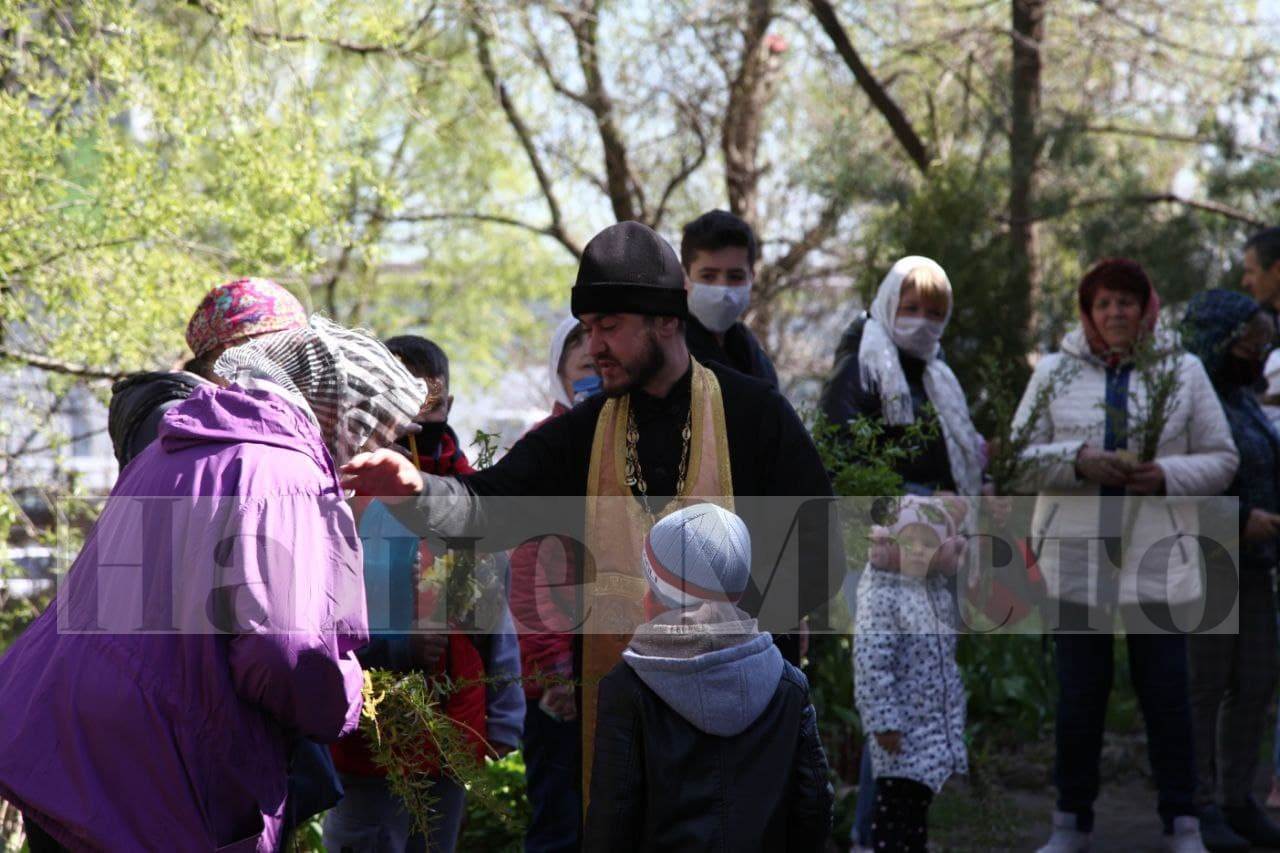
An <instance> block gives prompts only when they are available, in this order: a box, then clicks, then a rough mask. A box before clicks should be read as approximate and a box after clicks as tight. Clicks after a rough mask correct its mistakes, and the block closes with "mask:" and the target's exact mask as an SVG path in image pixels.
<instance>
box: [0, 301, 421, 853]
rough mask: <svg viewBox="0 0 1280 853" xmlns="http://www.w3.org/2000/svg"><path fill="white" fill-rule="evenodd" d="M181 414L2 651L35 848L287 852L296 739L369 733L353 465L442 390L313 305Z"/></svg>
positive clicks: (19, 792)
mask: <svg viewBox="0 0 1280 853" xmlns="http://www.w3.org/2000/svg"><path fill="white" fill-rule="evenodd" d="M214 369H215V371H216V372H217V373H218V374H220V375H222V376H224V377H225V378H226V379H228V380H229V382H230V385H229V386H228V387H226V388H218V387H214V386H209V387H202V388H199V389H197V390H196V391H195V392H194V393H193V394H192V396H191V397H190V399H188V400H186V401H184V402H182V403H180V404H179V405H177V406H175V407H173V408H172V409H171V410H169V411H168V412H166V414H165V416H164V419H163V421H162V422H161V425H160V428H159V436H158V439H157V440H156V441H154V442H152V443H151V444H150V445H149V446H148V447H147V449H146V450H144V451H143V452H142V453H141V454H140V455H139V456H138V457H137V458H136V459H134V460H133V462H132V463H131V464H130V465H129V466H128V467H127V468H126V469H125V470H124V472H123V473H122V475H121V477H120V479H119V481H118V482H117V483H116V487H115V489H113V490H112V493H111V497H110V499H109V500H108V501H107V502H106V505H105V506H104V507H103V510H102V513H101V515H100V517H99V519H98V521H97V523H96V524H95V525H94V527H93V529H92V530H91V531H90V532H89V535H88V537H87V539H86V542H85V546H84V548H83V550H82V551H81V552H80V554H79V556H78V557H77V559H76V561H75V563H74V564H73V565H72V566H71V569H70V570H69V572H68V573H67V575H66V576H65V577H64V579H63V580H62V582H61V584H60V586H59V588H58V594H57V596H56V598H55V600H54V602H53V603H52V604H51V605H50V606H49V608H48V609H47V610H46V611H45V612H44V613H43V614H42V615H41V616H40V617H39V618H38V619H37V620H36V621H35V623H33V624H32V625H31V627H30V628H28V629H27V631H26V633H24V634H23V635H22V636H21V637H20V638H19V639H18V640H17V642H15V643H14V645H13V647H12V648H10V649H9V651H8V653H7V654H6V655H5V656H4V657H3V658H0V696H3V697H4V699H3V701H2V702H0V796H2V797H4V798H5V799H7V800H9V801H10V802H12V803H14V804H15V805H16V806H17V807H18V808H19V809H20V810H21V811H22V813H23V816H24V819H25V822H26V826H27V830H28V835H29V838H30V841H31V846H32V849H33V850H34V851H39V850H45V849H52V850H57V849H71V850H144V849H145V850H210V851H213V850H236V851H255V850H256V851H272V850H275V849H278V847H279V845H280V843H281V838H280V836H281V826H282V823H283V821H284V818H285V815H286V814H287V809H288V803H287V799H288V798H287V796H286V771H287V756H288V748H289V744H290V743H291V742H292V740H293V739H294V738H296V737H298V736H305V737H309V738H312V739H315V740H320V741H325V740H333V739H335V738H337V737H339V736H341V735H343V734H346V733H348V732H350V731H351V730H352V729H354V728H355V726H356V724H357V722H358V719H359V715H360V704H361V702H360V691H361V685H362V675H361V672H360V666H359V664H358V663H357V662H356V659H355V656H354V650H355V649H356V648H358V647H359V646H361V645H363V644H364V643H365V641H366V639H367V619H366V616H365V599H364V587H363V579H362V573H361V549H360V542H359V539H358V538H357V537H356V533H355V525H354V523H353V520H352V516H351V512H350V510H349V509H348V507H347V505H346V502H345V500H344V496H343V492H342V490H341V488H340V487H339V483H338V478H337V473H336V471H337V469H336V465H341V464H342V463H343V462H344V461H345V460H346V459H348V458H350V456H351V455H353V454H354V453H355V452H357V451H359V450H368V449H372V448H376V447H381V446H384V445H387V444H389V443H391V442H392V441H393V440H394V439H395V438H396V436H397V434H398V433H399V432H401V431H403V430H404V428H405V427H406V426H407V425H408V424H409V423H410V422H411V421H412V420H413V418H414V417H415V416H416V415H417V414H418V412H419V410H420V409H421V408H422V406H423V404H424V402H425V400H426V397H427V388H426V386H425V385H424V384H423V383H422V382H421V381H420V380H417V379H415V378H414V377H413V376H411V375H410V374H409V373H408V371H406V370H405V369H404V367H403V366H402V365H401V364H400V362H399V361H398V360H397V359H396V358H395V357H394V356H392V355H391V354H390V353H389V352H388V351H387V350H386V348H385V347H383V346H382V345H381V344H380V343H378V342H377V341H375V340H373V339H372V338H369V337H367V336H365V335H363V334H360V333H358V332H353V331H350V330H347V329H344V328H342V327H340V326H337V325H335V324H333V323H330V322H328V321H326V320H324V319H323V318H320V317H312V318H311V319H310V321H309V322H308V323H307V324H306V325H305V326H303V327H302V328H297V329H291V330H288V331H281V332H276V333H273V334H268V335H265V336H263V337H259V338H256V339H254V340H253V341H250V342H248V343H245V344H243V345H241V346H238V347H233V348H232V349H229V350H227V351H226V352H225V353H223V354H222V355H221V357H220V358H219V359H218V361H217V363H216V365H215V367H214Z"/></svg>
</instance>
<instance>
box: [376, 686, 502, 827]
mask: <svg viewBox="0 0 1280 853" xmlns="http://www.w3.org/2000/svg"><path fill="white" fill-rule="evenodd" d="M472 683H473V682H468V683H466V684H463V683H462V682H452V681H450V680H449V679H445V678H433V679H431V680H430V681H428V680H427V679H426V678H425V677H424V676H423V674H422V673H419V672H414V673H409V674H400V673H392V672H387V671H385V670H378V669H374V670H368V671H366V672H365V687H364V707H363V709H362V710H361V713H360V732H361V733H362V734H363V735H364V738H365V742H366V743H367V744H368V746H369V752H370V754H371V755H372V757H373V761H374V763H375V764H377V765H378V767H379V768H381V769H382V770H383V771H385V772H386V774H387V785H388V787H390V789H391V791H392V792H393V793H394V794H395V795H396V796H398V797H399V798H400V799H401V800H403V801H404V804H405V808H406V810H407V811H408V812H409V814H410V815H411V816H412V818H413V822H414V827H415V829H416V830H417V831H418V832H421V833H423V834H426V833H427V832H428V831H429V828H430V821H431V819H432V814H433V811H434V808H435V805H436V798H435V796H434V795H433V793H432V791H431V786H432V779H433V775H432V774H433V772H442V773H445V774H447V775H448V776H449V777H451V778H452V779H454V780H455V781H456V782H457V783H458V784H460V785H462V786H463V787H464V788H465V789H466V791H467V796H468V798H469V799H470V800H472V801H473V802H474V803H476V804H478V805H480V806H483V807H484V808H485V809H487V810H489V811H490V812H492V813H493V814H494V815H495V816H496V817H497V818H498V819H499V820H501V821H502V822H503V823H504V824H506V825H507V826H508V828H509V829H510V831H511V832H513V833H518V834H521V835H522V834H523V826H524V824H520V823H518V822H517V821H518V820H519V815H518V814H513V813H511V812H508V811H506V810H505V803H506V801H507V800H508V799H509V798H510V796H511V794H510V791H509V790H507V789H506V788H505V787H502V785H501V783H502V781H503V780H502V779H501V777H500V776H497V775H495V774H491V773H489V772H488V769H487V764H486V762H485V761H481V760H477V759H476V757H475V754H474V753H473V752H472V748H471V744H470V742H469V741H468V740H467V739H466V736H465V735H464V733H463V731H462V730H461V728H459V726H458V724H457V723H455V722H454V721H453V720H451V719H450V718H449V717H448V716H447V715H446V714H445V712H444V710H443V708H444V700H445V698H446V697H448V696H449V695H450V694H451V693H453V692H455V691H457V690H459V689H462V688H463V687H466V686H471V684H472ZM432 768H434V771H432V770H431V769H432Z"/></svg>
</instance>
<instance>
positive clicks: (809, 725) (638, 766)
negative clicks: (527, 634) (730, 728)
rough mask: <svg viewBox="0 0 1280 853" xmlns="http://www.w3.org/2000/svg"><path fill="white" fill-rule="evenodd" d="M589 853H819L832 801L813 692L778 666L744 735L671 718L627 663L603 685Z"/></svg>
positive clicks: (797, 675) (586, 839) (587, 840)
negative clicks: (772, 686) (766, 698)
mask: <svg viewBox="0 0 1280 853" xmlns="http://www.w3.org/2000/svg"><path fill="white" fill-rule="evenodd" d="M599 703H600V704H599V712H598V718H597V723H596V740H595V763H594V764H593V766H592V773H591V800H590V806H589V808H588V811H587V827H586V834H585V837H584V849H585V850H588V851H608V852H609V853H615V851H659V850H661V851H677V850H680V851H683V850H698V851H704V850H705V851H732V853H744V851H752V850H760V851H770V853H772V851H779V850H795V851H802V850H803V851H817V850H822V849H824V846H825V844H826V840H827V837H828V835H829V834H830V832H831V808H832V802H833V799H834V795H833V793H832V789H831V784H830V782H829V781H828V771H827V758H826V754H825V753H824V752H823V750H822V743H821V741H819V739H818V725H817V717H816V715H815V713H814V710H813V705H812V704H810V702H809V688H808V683H807V682H806V681H805V678H804V676H803V675H802V674H801V673H800V671H799V670H798V669H796V668H795V667H793V666H791V665H790V664H785V665H784V667H783V673H782V678H781V679H780V680H779V681H778V687H777V690H776V691H775V692H774V695H773V699H772V700H771V701H770V702H769V704H768V705H767V706H766V708H765V710H764V712H763V713H761V715H760V716H759V717H758V718H757V719H756V720H755V722H754V723H752V724H751V725H750V726H748V727H747V728H746V730H744V731H743V732H742V733H741V734H738V735H735V736H732V737H717V736H715V735H710V734H706V733H705V732H703V731H700V730H699V729H697V728H695V727H694V726H693V724H692V723H690V722H689V721H687V720H686V719H685V718H684V717H682V716H680V715H679V714H678V713H676V711H674V710H672V709H671V707H670V706H668V705H667V704H666V703H665V702H663V701H662V699H661V698H660V697H659V696H658V694H657V693H655V692H654V691H653V690H652V689H650V688H649V686H648V685H646V684H645V683H644V682H643V681H641V680H640V677H639V676H637V675H636V674H635V672H634V671H633V670H632V669H631V667H630V666H628V665H627V664H626V663H620V664H618V665H617V666H616V667H614V668H613V670H612V671H611V672H610V673H609V674H608V675H607V676H605V678H604V679H603V680H602V681H601V682H600V693H599Z"/></svg>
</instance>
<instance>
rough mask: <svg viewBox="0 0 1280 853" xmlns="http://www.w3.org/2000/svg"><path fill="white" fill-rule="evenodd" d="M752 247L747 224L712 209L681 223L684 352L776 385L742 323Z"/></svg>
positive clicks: (747, 301)
mask: <svg viewBox="0 0 1280 853" xmlns="http://www.w3.org/2000/svg"><path fill="white" fill-rule="evenodd" d="M757 255H758V248H757V244H756V235H755V233H754V232H752V230H751V226H750V225H748V224H747V223H746V222H743V221H742V220H741V219H739V218H738V217H736V216H734V215H733V214H732V213H729V212H728V211H724V210H712V211H710V212H708V213H704V214H702V215H701V216H699V217H698V218H697V219H695V220H693V221H692V222H690V223H689V224H688V225H686V226H684V234H683V236H682V237H681V239H680V262H681V264H682V265H683V266H684V274H685V289H686V290H688V291H689V314H690V317H689V322H688V324H687V326H686V328H685V340H686V341H687V342H688V344H689V352H690V353H691V354H692V355H693V357H694V358H696V359H698V361H700V362H702V363H703V364H707V363H708V362H715V363H716V364H723V365H725V366H726V367H732V368H733V369H734V370H736V371H738V372H739V373H745V374H747V375H748V376H754V377H755V378H756V379H760V380H763V381H765V382H768V383H769V384H770V385H772V386H773V387H774V388H777V387H778V374H777V373H776V372H774V369H773V362H772V361H770V360H769V356H768V355H766V354H765V351H764V349H763V348H762V347H761V346H760V342H759V341H758V340H756V336H755V335H753V334H751V330H750V329H748V328H747V327H746V324H744V323H743V322H742V315H743V314H744V313H745V312H746V310H747V306H748V305H749V304H750V302H751V282H752V279H753V278H754V270H755V265H756V257H757Z"/></svg>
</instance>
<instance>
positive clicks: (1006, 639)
mask: <svg viewBox="0 0 1280 853" xmlns="http://www.w3.org/2000/svg"><path fill="white" fill-rule="evenodd" d="M956 660H957V662H958V663H959V664H960V672H961V674H962V675H963V677H964V683H965V689H966V690H967V691H968V693H969V714H968V735H969V737H970V739H971V741H973V742H976V743H987V742H990V743H992V744H993V745H1001V746H1006V747H1008V746H1015V745H1017V744H1018V743H1019V742H1021V741H1025V740H1034V739H1038V738H1040V737H1041V736H1042V734H1043V733H1044V730H1045V727H1046V726H1047V725H1048V724H1049V723H1051V722H1052V720H1053V713H1054V708H1055V701H1056V698H1057V678H1056V676H1055V675H1054V672H1053V656H1052V652H1051V650H1050V649H1049V639H1048V637H1047V636H1038V635H1036V636H1032V635H1028V634H965V635H962V636H961V637H960V643H959V645H958V647H957V650H956Z"/></svg>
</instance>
